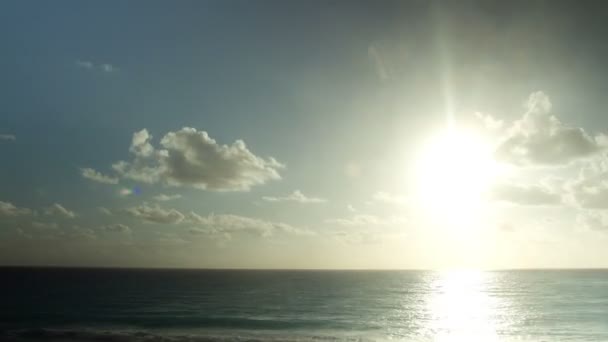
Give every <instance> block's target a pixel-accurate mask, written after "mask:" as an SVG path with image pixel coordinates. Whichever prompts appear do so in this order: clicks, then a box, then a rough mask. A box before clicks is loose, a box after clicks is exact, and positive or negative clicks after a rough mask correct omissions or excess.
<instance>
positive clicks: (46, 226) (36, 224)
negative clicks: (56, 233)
mask: <svg viewBox="0 0 608 342" xmlns="http://www.w3.org/2000/svg"><path fill="white" fill-rule="evenodd" d="M30 225H31V226H32V227H33V228H37V229H57V228H59V226H58V225H57V223H55V222H38V221H33V222H32V223H31V224H30Z"/></svg>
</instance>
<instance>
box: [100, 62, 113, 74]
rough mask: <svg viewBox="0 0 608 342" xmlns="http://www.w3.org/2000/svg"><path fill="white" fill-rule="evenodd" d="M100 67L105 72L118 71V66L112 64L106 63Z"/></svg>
mask: <svg viewBox="0 0 608 342" xmlns="http://www.w3.org/2000/svg"><path fill="white" fill-rule="evenodd" d="M99 68H100V69H101V70H102V71H104V72H113V71H116V67H115V66H113V65H112V64H108V63H104V64H101V65H100V66H99Z"/></svg>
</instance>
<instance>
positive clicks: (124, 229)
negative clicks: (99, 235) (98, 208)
mask: <svg viewBox="0 0 608 342" xmlns="http://www.w3.org/2000/svg"><path fill="white" fill-rule="evenodd" d="M101 229H102V230H104V231H106V232H110V233H125V234H131V228H129V226H127V225H124V224H122V223H115V224H109V225H105V226H102V227H101Z"/></svg>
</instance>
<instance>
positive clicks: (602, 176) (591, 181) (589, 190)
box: [564, 156, 608, 209]
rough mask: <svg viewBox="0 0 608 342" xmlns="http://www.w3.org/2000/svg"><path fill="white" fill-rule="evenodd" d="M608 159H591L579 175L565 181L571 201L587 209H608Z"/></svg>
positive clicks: (569, 200)
mask: <svg viewBox="0 0 608 342" xmlns="http://www.w3.org/2000/svg"><path fill="white" fill-rule="evenodd" d="M607 179H608V159H607V158H606V156H600V157H598V158H594V159H592V160H589V161H588V162H587V163H586V164H585V165H583V167H582V168H581V169H580V171H579V174H578V177H577V178H575V179H573V180H571V181H568V182H566V183H565V185H564V188H565V189H566V191H567V193H568V195H567V200H568V202H569V203H571V204H573V205H575V206H578V207H581V208H587V209H608V181H606V180H607Z"/></svg>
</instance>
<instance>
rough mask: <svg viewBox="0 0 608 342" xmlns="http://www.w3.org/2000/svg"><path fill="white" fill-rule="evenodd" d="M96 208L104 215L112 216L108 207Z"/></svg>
mask: <svg viewBox="0 0 608 342" xmlns="http://www.w3.org/2000/svg"><path fill="white" fill-rule="evenodd" d="M97 210H99V212H100V213H102V214H104V215H108V216H112V211H110V209H108V208H104V207H98V208H97Z"/></svg>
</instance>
